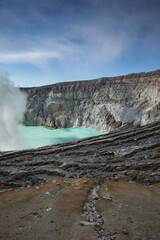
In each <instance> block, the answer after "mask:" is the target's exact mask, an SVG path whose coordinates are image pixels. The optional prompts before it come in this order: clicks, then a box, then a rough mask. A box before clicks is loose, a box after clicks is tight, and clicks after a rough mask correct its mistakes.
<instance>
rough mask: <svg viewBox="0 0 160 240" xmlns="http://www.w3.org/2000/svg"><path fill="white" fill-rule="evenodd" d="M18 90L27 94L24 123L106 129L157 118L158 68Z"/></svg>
mask: <svg viewBox="0 0 160 240" xmlns="http://www.w3.org/2000/svg"><path fill="white" fill-rule="evenodd" d="M21 90H22V91H23V92H25V93H27V95H28V104H27V111H26V114H25V117H24V121H23V123H24V124H26V125H44V126H46V127H52V128H65V127H81V126H82V127H90V128H93V129H97V130H100V131H106V132H109V131H112V130H115V129H117V128H119V127H121V126H123V125H126V124H129V125H134V126H136V125H145V124H147V123H151V122H155V121H158V120H160V114H159V110H160V70H157V71H154V72H148V73H138V74H129V75H126V76H118V77H113V78H100V79H96V80H90V81H76V82H65V83H57V84H53V85H49V86H43V87H34V88H21Z"/></svg>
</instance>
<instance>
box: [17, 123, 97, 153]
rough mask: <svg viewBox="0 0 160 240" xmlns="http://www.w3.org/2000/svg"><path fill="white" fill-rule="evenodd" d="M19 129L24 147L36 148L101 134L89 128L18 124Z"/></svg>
mask: <svg viewBox="0 0 160 240" xmlns="http://www.w3.org/2000/svg"><path fill="white" fill-rule="evenodd" d="M20 130H21V132H22V134H23V136H24V139H25V141H26V148H38V147H42V146H46V145H51V144H57V143H62V142H68V141H73V140H77V139H81V138H85V137H91V136H97V135H100V134H101V133H100V132H99V131H96V130H93V129H90V128H65V129H56V130H49V129H46V128H44V127H26V126H20Z"/></svg>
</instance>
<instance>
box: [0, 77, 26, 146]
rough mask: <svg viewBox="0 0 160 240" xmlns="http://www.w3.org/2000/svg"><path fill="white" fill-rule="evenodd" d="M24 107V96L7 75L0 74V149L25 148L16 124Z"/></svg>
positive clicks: (21, 115)
mask: <svg viewBox="0 0 160 240" xmlns="http://www.w3.org/2000/svg"><path fill="white" fill-rule="evenodd" d="M25 108H26V96H25V95H23V94H22V92H21V91H20V90H19V89H18V88H16V87H15V86H14V83H13V82H11V81H10V80H9V79H8V77H7V76H5V75H0V151H7V150H18V149H23V148H25V143H24V142H25V141H24V139H23V136H22V135H21V132H20V129H19V127H18V124H19V122H20V120H21V119H22V118H23V114H24V112H25Z"/></svg>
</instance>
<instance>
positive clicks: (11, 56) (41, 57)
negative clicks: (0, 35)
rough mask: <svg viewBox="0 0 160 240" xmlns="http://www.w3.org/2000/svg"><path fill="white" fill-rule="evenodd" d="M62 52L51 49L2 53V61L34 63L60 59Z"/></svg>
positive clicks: (0, 55)
mask: <svg viewBox="0 0 160 240" xmlns="http://www.w3.org/2000/svg"><path fill="white" fill-rule="evenodd" d="M59 58H60V54H59V53H57V52H52V51H51V52H50V51H41V50H40V51H29V52H18V53H17V52H15V53H13V52H10V53H0V62H1V63H20V62H26V63H32V64H34V65H36V64H38V63H40V62H46V61H48V60H49V59H59Z"/></svg>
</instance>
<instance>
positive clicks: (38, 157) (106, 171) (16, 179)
mask: <svg viewBox="0 0 160 240" xmlns="http://www.w3.org/2000/svg"><path fill="white" fill-rule="evenodd" d="M159 136H160V122H157V123H152V124H149V125H145V126H142V127H132V128H129V129H121V130H120V131H117V132H114V133H110V134H104V135H100V136H96V137H91V138H86V139H82V140H78V141H74V142H68V143H61V144H57V145H51V146H46V147H42V148H39V149H32V150H24V151H14V152H1V153H0V187H1V188H2V189H3V188H7V187H9V188H10V187H20V186H31V185H36V184H39V183H41V182H45V181H48V180H49V179H52V178H53V177H57V178H61V177H66V178H97V179H100V180H101V181H106V180H116V181H117V180H131V181H136V182H139V183H145V184H154V183H158V182H160V140H159Z"/></svg>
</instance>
